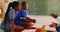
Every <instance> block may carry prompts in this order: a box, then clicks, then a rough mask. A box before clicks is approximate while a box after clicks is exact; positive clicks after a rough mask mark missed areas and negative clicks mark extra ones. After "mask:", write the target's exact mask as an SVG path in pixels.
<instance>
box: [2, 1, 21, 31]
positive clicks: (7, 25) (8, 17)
mask: <svg viewBox="0 0 60 32" xmlns="http://www.w3.org/2000/svg"><path fill="white" fill-rule="evenodd" d="M20 6H21V5H20V3H19V2H18V1H14V2H11V3H9V5H8V8H7V11H6V14H5V17H4V20H3V22H2V24H1V25H2V29H4V32H13V30H12V28H11V26H12V24H14V23H13V22H14V18H15V14H16V12H17V11H19V10H20ZM11 30H12V31H11Z"/></svg>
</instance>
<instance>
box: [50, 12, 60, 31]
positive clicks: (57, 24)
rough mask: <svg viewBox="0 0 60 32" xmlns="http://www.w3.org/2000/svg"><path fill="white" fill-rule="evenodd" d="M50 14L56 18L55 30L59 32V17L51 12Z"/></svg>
mask: <svg viewBox="0 0 60 32" xmlns="http://www.w3.org/2000/svg"><path fill="white" fill-rule="evenodd" d="M51 16H52V17H53V18H54V19H56V20H57V22H58V23H56V30H57V32H60V18H59V17H58V14H56V13H52V14H51Z"/></svg>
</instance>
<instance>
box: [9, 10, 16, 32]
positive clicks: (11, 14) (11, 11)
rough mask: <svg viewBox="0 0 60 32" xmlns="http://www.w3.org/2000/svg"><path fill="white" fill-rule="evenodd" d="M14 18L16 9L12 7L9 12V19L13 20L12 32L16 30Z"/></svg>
mask: <svg viewBox="0 0 60 32" xmlns="http://www.w3.org/2000/svg"><path fill="white" fill-rule="evenodd" d="M14 18H15V10H14V9H12V10H10V12H9V19H10V21H11V32H14Z"/></svg>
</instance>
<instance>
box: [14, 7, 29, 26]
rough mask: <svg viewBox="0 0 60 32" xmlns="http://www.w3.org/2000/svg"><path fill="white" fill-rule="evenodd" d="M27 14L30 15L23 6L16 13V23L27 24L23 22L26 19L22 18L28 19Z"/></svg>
mask: <svg viewBox="0 0 60 32" xmlns="http://www.w3.org/2000/svg"><path fill="white" fill-rule="evenodd" d="M27 16H28V12H27V11H26V10H24V9H23V8H22V9H21V10H20V11H19V12H18V13H17V14H16V17H15V19H14V25H19V26H26V25H25V24H23V22H24V21H23V20H22V19H26V17H27Z"/></svg>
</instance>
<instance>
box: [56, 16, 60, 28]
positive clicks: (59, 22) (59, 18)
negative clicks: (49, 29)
mask: <svg viewBox="0 0 60 32" xmlns="http://www.w3.org/2000/svg"><path fill="white" fill-rule="evenodd" d="M56 20H57V22H58V23H57V27H60V17H58V18H57V19H56Z"/></svg>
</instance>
